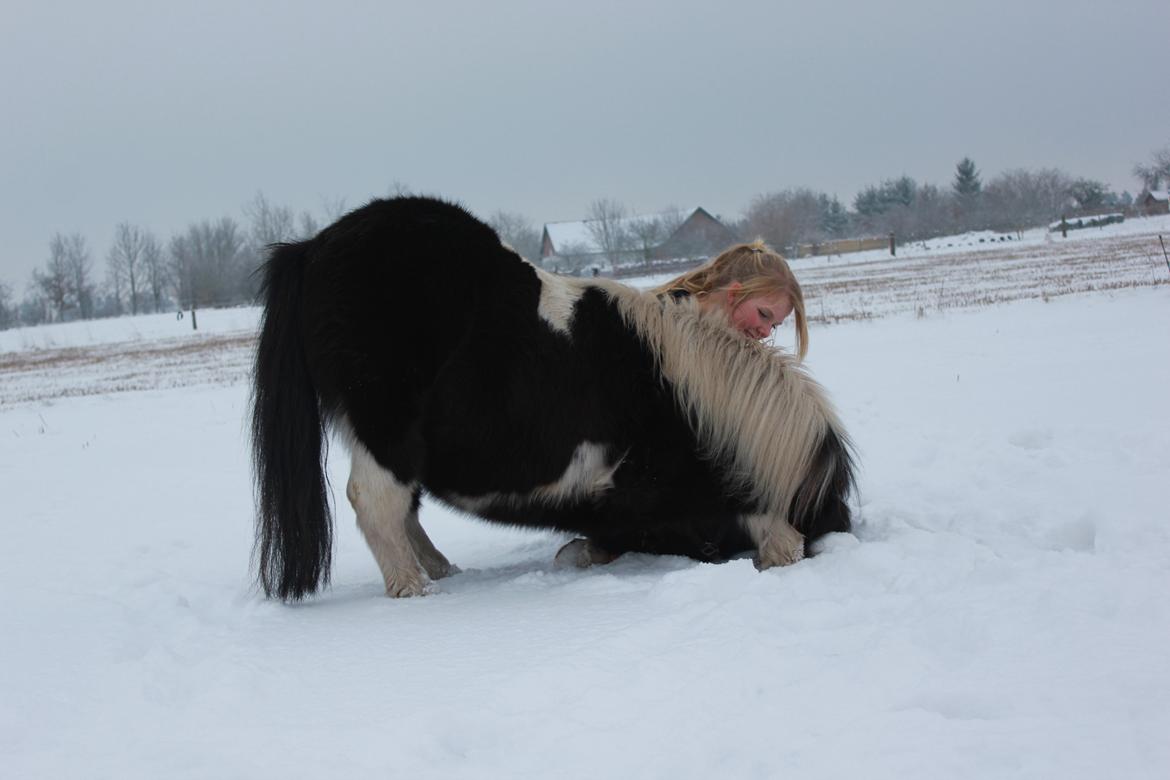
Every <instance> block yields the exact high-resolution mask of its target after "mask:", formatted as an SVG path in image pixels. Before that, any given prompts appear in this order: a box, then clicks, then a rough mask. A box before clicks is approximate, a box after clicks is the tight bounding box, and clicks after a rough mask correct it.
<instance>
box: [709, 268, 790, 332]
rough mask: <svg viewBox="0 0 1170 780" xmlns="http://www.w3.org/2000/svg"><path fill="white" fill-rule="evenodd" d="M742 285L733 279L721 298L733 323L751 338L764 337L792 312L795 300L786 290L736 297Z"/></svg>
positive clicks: (733, 325)
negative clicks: (790, 297) (735, 298)
mask: <svg viewBox="0 0 1170 780" xmlns="http://www.w3.org/2000/svg"><path fill="white" fill-rule="evenodd" d="M742 286H743V285H741V284H740V283H739V282H732V283H731V284H730V285H728V287H727V289H726V290H725V291H723V294H721V295H720V296H719V299H720V300H721V301H722V303H723V308H724V310H725V311H726V312H727V316H728V319H729V320H730V321H731V325H732V327H734V328H735V329H736V330H738V331H739V332H740V333H742V334H743V335H745V336H747V337H748V338H751V339H756V340H757V341H761V340H763V339H766V338H768V336H771V335H772V331H773V330H774V329H775V328H776V327H777V326H779V325H780V324H781V323H783V322H784V320H786V319H787V318H788V315H790V314H792V301H791V300H789V298H788V295H787V294H786V293H783V292H775V293H763V294H760V295H749V296H748V297H746V298H741V299H740V300H738V301H734V296H735V293H736V291H738V290H739V289H740V288H741V287H742ZM733 301H734V302H733Z"/></svg>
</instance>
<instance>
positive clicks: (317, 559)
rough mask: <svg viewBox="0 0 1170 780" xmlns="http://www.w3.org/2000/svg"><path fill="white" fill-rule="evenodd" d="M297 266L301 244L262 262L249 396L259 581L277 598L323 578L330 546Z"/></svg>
mask: <svg viewBox="0 0 1170 780" xmlns="http://www.w3.org/2000/svg"><path fill="white" fill-rule="evenodd" d="M304 265H305V250H304V246H303V245H299V244H280V245H277V246H275V247H273V248H272V250H271V255H270V256H269V259H268V262H267V263H266V264H265V266H264V281H263V285H262V286H261V290H260V295H261V297H262V299H263V301H264V318H263V322H262V324H261V327H260V342H259V345H258V346H257V349H256V367H255V380H254V381H255V387H254V392H253V401H252V403H253V406H252V459H253V467H254V472H255V479H256V501H257V516H256V547H257V552H258V554H259V573H260V584H261V585H262V586H263V587H264V593H265V595H267V596H269V597H271V596H277V597H279V598H281V599H284V600H288V599H301V598H303V597H305V596H307V595H310V594H312V593H314V592H316V590H317V588H318V587H319V586H321V585H322V584H324V583H326V582H328V581H329V563H330V558H331V555H332V546H333V531H332V525H333V524H332V518H331V517H330V513H329V503H328V498H327V493H326V491H327V485H326V481H325V469H324V466H323V464H322V457H323V452H322V450H323V446H324V441H325V428H324V419H323V417H322V414H321V407H320V401H319V399H318V396H317V391H316V388H314V386H313V381H312V379H311V377H310V374H309V369H308V365H307V363H306V361H305V350H304V343H303V335H302V334H303V333H304V323H303V317H304V314H303V306H302V300H303V292H304V291H303V288H304Z"/></svg>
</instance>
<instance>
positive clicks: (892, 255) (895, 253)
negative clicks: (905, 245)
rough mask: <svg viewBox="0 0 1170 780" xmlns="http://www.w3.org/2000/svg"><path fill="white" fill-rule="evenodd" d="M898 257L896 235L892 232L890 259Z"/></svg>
mask: <svg viewBox="0 0 1170 780" xmlns="http://www.w3.org/2000/svg"><path fill="white" fill-rule="evenodd" d="M897 256H898V251H897V247H896V246H895V244H894V233H893V231H890V257H897Z"/></svg>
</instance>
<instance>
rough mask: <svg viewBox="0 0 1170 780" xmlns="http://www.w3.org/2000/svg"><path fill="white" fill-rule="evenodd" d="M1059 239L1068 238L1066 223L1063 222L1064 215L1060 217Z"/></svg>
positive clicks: (1065, 221)
mask: <svg viewBox="0 0 1170 780" xmlns="http://www.w3.org/2000/svg"><path fill="white" fill-rule="evenodd" d="M1060 237H1061V238H1068V221H1067V220H1065V218H1064V214H1061V215H1060Z"/></svg>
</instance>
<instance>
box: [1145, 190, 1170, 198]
mask: <svg viewBox="0 0 1170 780" xmlns="http://www.w3.org/2000/svg"><path fill="white" fill-rule="evenodd" d="M1149 195H1150V197H1152V198H1153V199H1154V200H1170V190H1150V191H1149Z"/></svg>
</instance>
